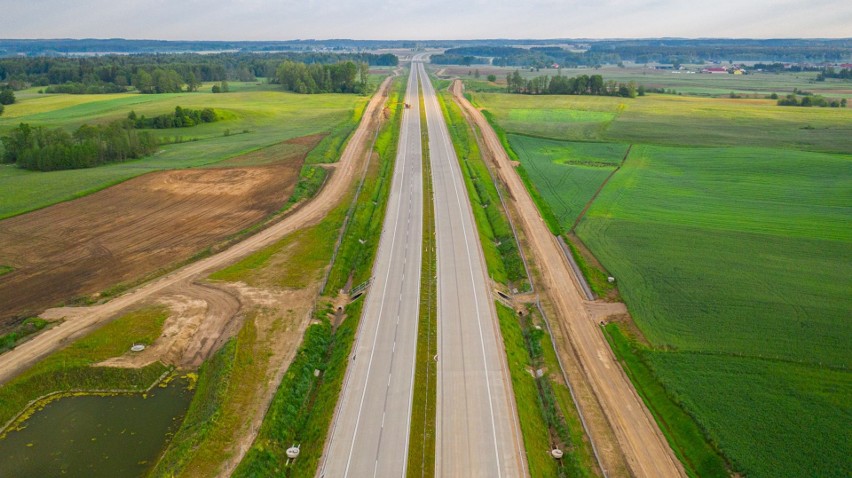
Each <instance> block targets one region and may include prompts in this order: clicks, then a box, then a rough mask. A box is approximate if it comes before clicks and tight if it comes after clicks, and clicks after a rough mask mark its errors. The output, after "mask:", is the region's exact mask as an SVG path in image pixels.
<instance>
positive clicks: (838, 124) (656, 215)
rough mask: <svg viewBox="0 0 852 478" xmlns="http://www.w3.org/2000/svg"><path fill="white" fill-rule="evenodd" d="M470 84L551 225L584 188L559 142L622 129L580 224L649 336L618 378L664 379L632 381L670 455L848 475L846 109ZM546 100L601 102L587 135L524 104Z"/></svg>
mask: <svg viewBox="0 0 852 478" xmlns="http://www.w3.org/2000/svg"><path fill="white" fill-rule="evenodd" d="M474 99H475V100H476V101H477V102H478V104H479V106H483V107H485V108H486V109H488V110H489V112H490V113H491V115H492V120H493V121H494V122H496V123H497V124H498V125H499V126H501V127H502V128H503V129H505V130H506V131H507V133H509V134H508V135H507V138H508V142H509V144H510V146H511V147H512V149H513V150H514V153H515V154H516V155H517V157H518V159H520V161H521V164H522V165H523V166H524V169H525V170H526V174H527V175H528V176H529V178H530V179H531V180H532V183H533V184H534V186H535V187H536V189H537V190H538V191H537V192H538V193H540V195H541V196H542V197H543V198H544V200H545V202H546V203H547V206H549V208H550V209H551V210H553V211H554V212H555V213H556V214H557V215H559V216H560V226H561V227H563V228H564V229H567V227H566V222H565V221H564V218H563V217H562V212H563V211H564V210H565V204H566V202H567V199H565V198H567V197H571V196H572V195H579V194H581V193H582V190H583V189H584V187H583V185H582V184H578V183H577V182H569V181H568V180H567V179H564V180H562V181H563V182H561V183H558V184H560V186H559V187H558V188H554V187H553V185H554V184H555V183H556V181H560V178H562V177H563V176H565V175H566V174H567V173H565V172H563V173H562V174H561V175H560V173H559V171H560V169H561V170H565V169H568V168H571V167H576V164H572V163H571V162H570V161H566V160H564V159H562V158H568V157H582V156H583V154H587V155H588V156H589V157H594V155H593V154H591V153H589V152H585V153H584V151H583V149H582V148H586V147H587V146H588V145H589V144H590V143H577V142H576V140H578V139H593V140H596V141H607V142H609V143H610V144H609V145H608V146H609V147H612V148H615V147H618V148H624V146H626V145H627V144H633V148H632V150H631V152H630V155H629V157H628V158H627V160H626V162H625V163H624V165H623V167H622V168H621V169H620V170H618V172H616V174H615V175H614V176H613V177H612V179H611V180H610V182H609V183H608V184H607V186H606V187H605V188H604V189H603V191H602V192H601V194H600V196H598V197H597V199H596V200H595V202H594V203H593V204H592V206H591V208H590V209H589V210H588V212H587V214H586V215H585V217H584V219H583V220H582V222H580V224H579V226H578V228H577V234H578V235H579V237H580V238H581V239H582V240H583V241H584V242H585V244H586V245H587V246H588V247H589V248H590V249H591V251H592V252H593V253H594V254H595V255H596V256H597V258H598V259H599V260H600V261H601V263H602V264H603V265H604V266H605V267H606V269H607V270H608V271H609V272H610V273H612V274H613V275H614V276H615V277H616V278H617V280H618V284H619V291H620V293H621V295H622V297H623V298H624V300H625V302H626V303H627V305H628V307H629V310H630V312H631V315H632V316H633V318H634V320H635V322H636V324H637V325H638V327H639V330H640V331H641V333H642V334H643V335H644V339H646V340H647V342H641V341H639V342H637V344H639V345H636V346H635V350H634V352H633V353H635V354H636V355H635V357H637V359H638V360H639V362H638V363H640V364H644V365H642V366H644V367H647V369H648V370H649V373H650V375H647V376H646V377H644V378H643V377H641V376H638V377H637V376H636V375H635V374H631V378H632V379H634V380H639V381H642V380H646V383H645V384H647V383H648V382H647V380H650V381H651V382H657V383H659V384H662V388H661V389H660V390H661V391H660V393H656V392H653V393H652V392H650V391H649V390H651V389H649V388H647V387H645V386H644V385H645V384H642V385H643V386H642V387H639V385H637V387H639V388H640V393H642V394H643V397H644V399H645V400H646V403H649V406H650V407H651V408H652V409H654V410H656V413H655V416H656V418H657V420H658V421H659V422H661V426H662V427H663V428H664V429H665V430H667V432H666V434H667V436H668V437H669V439H670V441H673V442H675V443H676V448H678V449H679V450H680V451H679V452H678V455H679V456H681V458H683V457H684V455H683V454H682V453H681V452H683V451H684V450H686V451H685V454H686V456H687V458H686V459H687V460H690V459H694V458H695V457H700V456H702V455H701V454H702V453H704V455H703V456H708V455H706V453H710V454H711V455H712V454H713V453H714V451H713V450H715V452H716V453H720V454H721V455H722V456H724V458H725V459H726V460H727V461H728V465H729V466H730V467H731V468H732V469H733V470H735V471H737V472H740V473H743V474H745V475H747V476H754V477H785V476H789V477H794V476H846V475H848V472H849V466H850V465H849V460H848V457H849V456H850V454H852V447H850V443H852V432H850V431H849V427H848V426H847V425H848V423H849V422H850V418H852V406H850V404H851V403H852V375H850V372H849V367H850V365H852V354H850V351H849V347H848V344H849V343H852V325H851V324H850V322H849V321H848V311H849V310H852V298H850V296H849V290H852V277H850V276H849V274H848V271H849V270H850V267H852V255H850V250H852V230H850V229H849V227H848V225H849V217H852V155H850V154H849V152H850V151H852V134H850V133H852V132H850V130H849V128H850V126H849V125H850V124H852V121H850V119H852V115H850V110H848V109H831V110H829V109H821V108H813V109H810V108H792V109H785V108H780V107H777V106H775V105H774V102H770V101H768V100H752V99H749V100H745V99H729V98H718V99H709V98H696V97H682V96H671V95H650V96H647V97H642V98H637V99H633V100H629V99H613V98H592V97H576V96H569V97H525V96H521V95H497V94H485V93H482V94H474ZM559 108H564V109H566V110H571V112H570V113H566V114H565V118H569V119H570V118H572V117H579V118H582V115H580V116H575V113H574V112H575V111H590V112H603V113H607V112H609V113H613V114H614V118H613V119H612V120H605V119H603V118H602V117H601V118H600V121H599V123H598V125H599V129H598V130H597V131H598V133H597V134H598V135H597V136H595V137H592V138H586V137H585V135H586V134H587V133H588V132H589V131H593V128H591V127H590V126H589V124H588V122H584V121H582V120H581V121H576V123H579V127H578V128H577V130H576V131H575V130H574V129H573V125H574V123H572V122H571V121H566V122H564V123H561V124H559V123H556V122H548V121H547V120H546V119H544V118H546V117H547V116H548V115H549V113H542V114H541V115H542V116H541V117H536V116H535V115H530V114H528V113H527V112H526V111H527V110H530V109H542V110H554V109H559ZM513 110H520V111H521V113H518V112H514V113H513ZM519 117H520V118H523V119H525V120H526V121H519V120H518V118H519ZM513 133H514V134H513ZM525 135H536V136H541V137H548V138H553V139H554V140H559V141H551V140H546V139H541V138H531V137H529V136H525ZM578 144H580V145H581V146H580V147H581V149H580V150H578V149H577V148H578V146H577V145H578ZM591 144H594V143H591ZM595 147H603V146H595ZM621 150H622V151H623V149H621ZM844 153H845V154H844ZM619 159H620V158H619ZM532 165H536V167H538V168H541V169H540V171H538V170H537V169H535V168H534V167H532ZM586 188H587V189H590V188H591V187H590V186H586ZM569 189H571V190H569ZM642 343H646V344H649V345H641V344H642ZM637 383H639V382H637ZM668 404H673V405H674V406H675V411H672V407H671V406H670V405H668ZM677 409H680V410H682V411H683V412H685V413H686V415H683V413H682V412H677ZM678 413H681V415H678ZM684 417H686V420H687V421H689V420H690V419H691V420H692V421H693V424H689V423H685V422H684V421H683V420H684ZM696 433H697V435H695V434H696ZM690 434H692V435H690ZM702 437H703V439H704V441H705V442H706V444H703V445H702V444H697V443H696V441H695V438H697V439H698V442H700V441H701V439H702ZM708 445H709V446H708ZM690 448H692V450H690ZM696 450H698V451H696ZM708 450H709V451H708ZM711 461H712V460H711ZM693 465H695V467H694V468H693V469H702V468H701V464H700V463H693ZM714 467H715V468H712V469H715V470H717V471H718V465H714ZM707 469H710V468H707ZM705 470H706V469H705ZM714 473H715V472H711V474H710V476H715V474H714ZM702 476H703V475H702Z"/></svg>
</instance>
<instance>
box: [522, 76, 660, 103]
mask: <svg viewBox="0 0 852 478" xmlns="http://www.w3.org/2000/svg"><path fill="white" fill-rule="evenodd" d="M506 85H507V86H506V91H508V92H509V93H517V94H527V95H592V96H622V97H625V98H635V97H636V96H644V95H645V88H644V87H642V86H641V85H640V86H637V85H636V83H634V82H632V81H631V82H629V83H617V82H615V81H613V80H608V81H605V80H604V79H603V76H601V75H580V76H574V77H567V76H561V75H557V76H547V75H543V76H536V77H534V78H530V79H525V78H524V77H522V76H521V74H520V72H519V71H518V70H515V71H514V72H512V73H509V74H508V75H506Z"/></svg>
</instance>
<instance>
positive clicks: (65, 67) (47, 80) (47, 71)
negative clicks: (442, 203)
mask: <svg viewBox="0 0 852 478" xmlns="http://www.w3.org/2000/svg"><path fill="white" fill-rule="evenodd" d="M283 61H292V62H298V63H306V64H326V65H330V64H336V63H341V62H347V61H349V62H354V63H356V64H360V63H366V64H368V65H374V66H396V65H397V64H398V62H399V59H398V58H397V57H396V56H395V55H392V54H381V55H377V54H372V53H331V52H308V53H296V52H283V53H219V54H211V55H199V54H189V53H187V54H142V55H105V56H95V57H22V58H2V59H0V82H2V83H4V84H6V85H8V86H10V87H11V88H13V89H23V88H26V87H28V86H44V87H49V91H51V92H57V93H75V94H81V93H115V92H122V91H127V90H128V88H129V87H131V86H133V87H136V88H137V89H138V90H139V91H140V92H143V93H170V92H176V91H180V88H181V87H183V85H186V87H187V89H188V90H189V91H194V90H195V89H197V87H198V85H200V83H201V82H221V81H256V79H257V78H258V77H266V78H273V77H275V75H276V72H277V70H278V67H279V65H280V64H281V63H282V62H283Z"/></svg>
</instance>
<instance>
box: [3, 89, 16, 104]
mask: <svg viewBox="0 0 852 478" xmlns="http://www.w3.org/2000/svg"><path fill="white" fill-rule="evenodd" d="M14 102H15V92H14V91H12V88H3V89H2V90H0V105H11V104H12V103H14Z"/></svg>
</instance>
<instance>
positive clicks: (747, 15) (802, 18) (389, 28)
mask: <svg viewBox="0 0 852 478" xmlns="http://www.w3.org/2000/svg"><path fill="white" fill-rule="evenodd" d="M0 2H3V3H6V4H7V5H4V6H3V10H4V21H3V24H4V25H3V31H2V32H0V35H2V36H3V37H5V38H60V37H70V38H113V37H121V38H148V39H152V38H156V39H171V40H177V39H185V40H289V39H296V38H358V39H469V38H627V37H664V36H682V37H750V38H790V37H848V36H849V35H850V31H849V28H848V25H850V24H852V4H850V3H849V2H848V1H847V0H716V1H713V2H695V1H693V0H640V1H636V0H598V1H594V2H592V1H589V0H514V1H509V0H432V1H424V0H421V1H417V0H300V1H297V0H178V1H173V0H144V1H142V0H123V1H121V2H117V1H115V0H76V1H69V0H30V1H17V0H0Z"/></svg>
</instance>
